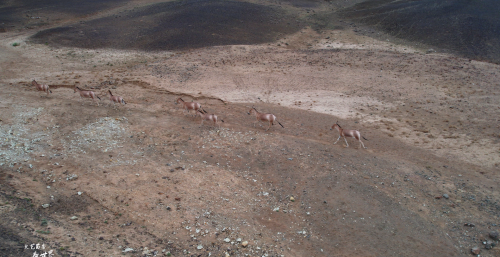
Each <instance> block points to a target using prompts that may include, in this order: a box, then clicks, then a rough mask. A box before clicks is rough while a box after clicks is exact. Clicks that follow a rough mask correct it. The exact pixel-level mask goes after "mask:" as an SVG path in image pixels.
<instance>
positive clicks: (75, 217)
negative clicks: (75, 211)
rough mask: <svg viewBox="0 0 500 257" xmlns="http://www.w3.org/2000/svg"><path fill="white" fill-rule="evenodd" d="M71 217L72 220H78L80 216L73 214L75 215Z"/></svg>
mask: <svg viewBox="0 0 500 257" xmlns="http://www.w3.org/2000/svg"><path fill="white" fill-rule="evenodd" d="M69 219H70V220H77V219H78V217H77V216H73V217H71V218H69Z"/></svg>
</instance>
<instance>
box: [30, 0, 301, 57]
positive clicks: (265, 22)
mask: <svg viewBox="0 0 500 257" xmlns="http://www.w3.org/2000/svg"><path fill="white" fill-rule="evenodd" d="M300 28H301V26H300V24H299V23H298V22H297V21H296V19H295V17H292V16H289V15H287V14H285V12H284V11H283V10H281V9H279V8H276V7H268V6H263V5H257V4H252V3H245V2H237V1H200V0H190V1H179V2H169V3H159V4H154V5H150V6H147V7H143V8H136V9H134V10H130V11H126V12H122V13H119V14H116V15H113V16H109V17H105V18H100V19H96V20H92V21H89V22H86V23H78V24H74V25H72V26H67V27H58V28H54V29H49V30H45V31H41V32H39V33H38V34H36V35H35V36H33V38H32V39H33V40H34V41H35V42H39V43H45V42H47V43H49V44H51V45H59V46H75V47H83V48H105V47H110V48H118V49H139V50H173V49H184V48H196V47H204V46H212V45H234V44H254V43H263V42H269V41H273V40H275V39H276V38H277V37H278V36H279V35H283V34H288V33H293V32H295V31H297V30H299V29H300Z"/></svg>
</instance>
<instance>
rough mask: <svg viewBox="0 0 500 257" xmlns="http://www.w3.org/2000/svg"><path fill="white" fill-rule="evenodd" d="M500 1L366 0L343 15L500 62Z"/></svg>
mask: <svg viewBox="0 0 500 257" xmlns="http://www.w3.org/2000/svg"><path fill="white" fill-rule="evenodd" d="M499 14H500V2H499V1H495V0H481V1H470V0H454V1H450V0H446V1H433V0H422V1H411V0H403V1H389V0H379V1H365V2H363V3H360V4H357V5H355V6H353V7H350V8H347V9H345V10H344V11H343V12H342V15H343V16H344V17H345V18H348V19H352V20H354V21H357V22H361V23H364V24H367V25H370V26H374V27H375V28H377V29H379V30H383V31H385V32H386V33H388V34H390V35H392V36H395V37H398V38H401V39H405V40H408V41H412V42H414V43H423V44H427V45H431V46H433V47H436V48H439V49H440V50H442V51H446V52H452V53H456V54H460V55H462V56H465V57H468V58H472V59H479V60H488V61H492V62H495V63H500V16H499Z"/></svg>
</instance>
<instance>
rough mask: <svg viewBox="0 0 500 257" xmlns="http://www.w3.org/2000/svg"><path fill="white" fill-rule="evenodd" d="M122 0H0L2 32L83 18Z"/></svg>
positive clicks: (117, 4)
mask: <svg viewBox="0 0 500 257" xmlns="http://www.w3.org/2000/svg"><path fill="white" fill-rule="evenodd" d="M126 2H128V1H120V0H86V1H80V0H44V1H38V0H16V1H7V0H0V32H5V31H11V30H19V29H23V28H32V27H38V26H43V25H47V24H50V23H52V22H57V21H60V20H66V19H74V18H81V17H85V16H87V15H91V14H93V13H96V12H99V11H102V10H105V9H109V8H113V7H116V6H119V5H122V4H125V3H126Z"/></svg>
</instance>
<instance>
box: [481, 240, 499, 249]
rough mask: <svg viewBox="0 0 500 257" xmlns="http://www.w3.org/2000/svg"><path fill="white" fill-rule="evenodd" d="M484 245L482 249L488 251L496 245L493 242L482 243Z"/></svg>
mask: <svg viewBox="0 0 500 257" xmlns="http://www.w3.org/2000/svg"><path fill="white" fill-rule="evenodd" d="M483 244H484V248H485V249H486V250H490V249H491V248H493V247H494V246H495V245H496V244H495V243H494V242H493V241H489V240H488V241H487V242H483Z"/></svg>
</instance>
